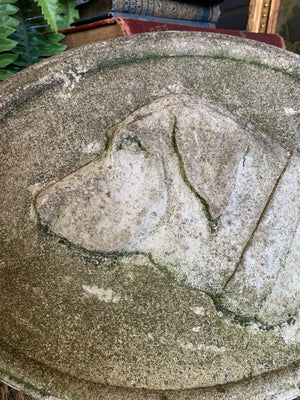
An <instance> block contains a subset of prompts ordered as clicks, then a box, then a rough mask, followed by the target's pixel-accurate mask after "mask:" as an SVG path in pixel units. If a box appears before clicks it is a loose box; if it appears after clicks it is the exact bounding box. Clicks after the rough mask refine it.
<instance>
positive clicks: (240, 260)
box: [222, 152, 293, 291]
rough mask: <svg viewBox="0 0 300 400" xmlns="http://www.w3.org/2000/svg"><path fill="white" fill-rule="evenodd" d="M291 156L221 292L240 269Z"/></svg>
mask: <svg viewBox="0 0 300 400" xmlns="http://www.w3.org/2000/svg"><path fill="white" fill-rule="evenodd" d="M292 156H293V153H292V152H291V153H290V154H289V156H288V159H287V162H286V164H285V166H284V168H283V170H282V171H281V173H280V175H279V177H278V178H277V181H276V183H275V185H274V187H273V189H272V191H271V193H270V195H269V197H268V200H267V202H266V204H265V206H264V208H263V210H262V212H261V214H260V216H259V218H258V220H257V223H256V224H255V227H254V229H253V231H252V233H251V235H250V237H249V239H248V240H247V242H246V244H245V246H244V247H243V250H242V252H241V255H240V258H239V260H238V261H237V263H236V266H235V268H234V270H233V272H232V274H231V275H230V276H229V278H228V279H227V281H226V282H225V284H224V286H223V288H222V291H224V290H225V289H226V287H227V286H228V284H229V282H230V281H231V280H232V278H233V277H234V276H235V274H236V272H237V270H238V269H239V267H240V265H241V263H242V261H243V258H244V255H245V253H246V251H247V249H248V247H249V245H250V243H251V241H252V238H253V236H254V235H255V233H256V231H257V229H258V227H259V225H260V223H261V221H262V219H263V218H264V216H265V214H266V211H267V209H268V208H269V205H270V203H271V201H272V199H273V197H274V194H275V192H276V190H277V187H278V185H279V183H280V181H281V178H282V177H283V175H284V174H285V172H286V170H287V168H288V166H289V164H290V162H291V158H292Z"/></svg>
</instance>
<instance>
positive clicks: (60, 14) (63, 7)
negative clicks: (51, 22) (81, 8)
mask: <svg viewBox="0 0 300 400" xmlns="http://www.w3.org/2000/svg"><path fill="white" fill-rule="evenodd" d="M75 7H76V3H75V1H74V0H58V7H57V16H56V19H57V25H58V29H68V28H70V26H71V24H72V23H73V22H74V20H75V19H79V12H78V10H77V9H76V8H75Z"/></svg>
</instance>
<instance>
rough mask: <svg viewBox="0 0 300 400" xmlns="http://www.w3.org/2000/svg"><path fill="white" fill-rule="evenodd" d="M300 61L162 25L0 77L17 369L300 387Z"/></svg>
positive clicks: (192, 395)
mask: <svg viewBox="0 0 300 400" xmlns="http://www.w3.org/2000/svg"><path fill="white" fill-rule="evenodd" d="M299 70H300V67H299V58H297V56H295V55H292V54H289V53H287V52H282V51H280V50H278V49H275V48H271V47H267V46H264V45H261V44H258V43H256V44H255V43H252V42H249V41H245V40H241V39H237V38H229V37H226V36H215V35H210V34H196V33H164V34H155V35H144V36H137V37H130V38H122V39H118V40H114V41H109V42H106V43H98V44H96V45H93V46H87V47H84V48H81V49H78V50H75V51H72V52H66V53H65V54H63V55H60V56H58V57H55V58H53V59H49V60H48V61H46V62H44V63H42V64H40V65H36V66H34V67H32V68H29V69H28V70H27V71H24V72H22V73H21V74H18V75H17V76H15V77H14V78H12V79H10V80H8V81H7V82H5V83H3V84H2V85H1V89H2V91H1V93H3V96H1V98H0V104H1V106H2V111H1V113H2V115H3V118H2V122H1V128H0V129H1V145H0V148H1V187H3V188H4V190H2V191H1V193H0V196H1V204H2V212H1V217H0V219H1V236H0V238H1V243H0V246H1V247H0V249H1V250H0V255H1V260H0V262H1V264H0V275H1V280H0V285H1V288H0V290H1V299H0V309H1V313H0V326H1V330H0V348H1V353H0V376H1V378H2V379H3V380H7V381H9V382H10V383H14V384H15V385H17V386H20V387H23V388H25V389H27V390H28V391H30V392H31V393H34V394H35V395H38V396H40V397H42V396H43V393H49V394H51V395H55V396H58V397H63V398H75V397H76V396H77V395H78V396H80V397H81V398H90V399H94V398H95V399H96V398H104V399H109V400H110V399H131V398H132V399H133V398H134V399H146V398H147V399H163V398H164V399H176V400H179V399H187V398H189V399H200V398H201V399H207V400H208V399H219V398H220V399H245V398H248V399H274V398H275V397H276V396H281V395H282V396H285V397H284V398H286V399H288V398H293V397H291V396H295V397H296V396H297V394H298V393H299V392H298V386H297V385H298V382H299V381H300V377H299V368H298V364H297V362H298V360H299V354H300V353H299V346H300V343H299V341H300V340H299V336H300V333H299V332H300V324H299V303H300V284H299V273H300V272H299V270H300V268H299V259H300V250H299V247H300V238H299V216H300V160H299V158H300V156H299V149H300V140H299V130H298V127H299V112H300V111H299V94H300V93H299V74H300V72H299ZM271 82H272V84H270V83H271ZM297 376H298V378H297ZM121 388H123V389H121ZM224 391H225V393H223V392H224ZM288 396H289V397H288ZM278 398H279V397H278Z"/></svg>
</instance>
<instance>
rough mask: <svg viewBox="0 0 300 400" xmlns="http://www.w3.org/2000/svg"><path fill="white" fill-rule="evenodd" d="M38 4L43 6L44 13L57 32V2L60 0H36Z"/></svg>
mask: <svg viewBox="0 0 300 400" xmlns="http://www.w3.org/2000/svg"><path fill="white" fill-rule="evenodd" d="M35 1H36V2H37V3H38V5H39V6H40V7H41V9H42V12H43V15H44V17H45V19H46V21H47V22H48V24H49V25H50V27H51V28H52V29H53V30H54V31H55V32H57V31H58V28H57V21H56V15H57V8H58V7H57V2H58V0H35Z"/></svg>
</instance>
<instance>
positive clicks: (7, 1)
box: [0, 0, 18, 5]
mask: <svg viewBox="0 0 300 400" xmlns="http://www.w3.org/2000/svg"><path fill="white" fill-rule="evenodd" d="M17 1H18V0H0V5H3V4H14V3H16V2H17Z"/></svg>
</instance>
